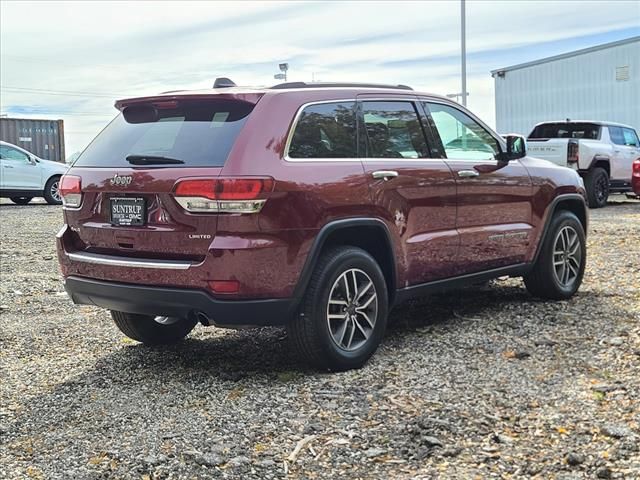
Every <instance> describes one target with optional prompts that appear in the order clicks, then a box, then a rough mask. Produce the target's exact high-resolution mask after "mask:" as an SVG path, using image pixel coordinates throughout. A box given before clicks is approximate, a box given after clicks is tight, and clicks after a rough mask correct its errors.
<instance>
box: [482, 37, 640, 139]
mask: <svg viewBox="0 0 640 480" xmlns="http://www.w3.org/2000/svg"><path fill="white" fill-rule="evenodd" d="M491 76H492V77H493V78H494V82H495V98H496V127H497V130H498V132H500V133H520V134H523V135H528V134H529V133H530V132H531V129H532V127H533V126H534V125H535V124H536V123H539V122H545V121H551V120H564V119H567V118H570V119H572V120H600V121H609V122H619V123H625V124H628V125H631V126H633V127H635V128H636V130H638V131H639V132H640V36H638V37H632V38H628V39H625V40H620V41H617V42H612V43H606V44H604V45H598V46H596V47H591V48H585V49H584V50H577V51H575V52H570V53H565V54H563V55H556V56H554V57H549V58H543V59H541V60H536V61H533V62H528V63H522V64H520V65H513V66H511V67H506V68H500V69H498V70H493V71H492V72H491Z"/></svg>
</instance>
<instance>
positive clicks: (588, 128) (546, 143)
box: [527, 122, 600, 166]
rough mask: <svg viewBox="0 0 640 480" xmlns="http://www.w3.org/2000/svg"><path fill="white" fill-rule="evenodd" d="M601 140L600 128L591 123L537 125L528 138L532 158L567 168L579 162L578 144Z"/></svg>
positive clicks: (529, 152) (528, 147)
mask: <svg viewBox="0 0 640 480" xmlns="http://www.w3.org/2000/svg"><path fill="white" fill-rule="evenodd" d="M599 138H600V126H599V125H597V124H594V123H589V122H551V123H542V124H539V125H536V127H535V128H534V129H533V131H532V132H531V133H530V134H529V137H528V138H527V152H528V154H529V155H530V156H532V157H537V158H542V159H544V160H549V161H550V162H553V163H555V164H557V165H561V166H567V165H568V164H572V163H576V162H577V161H578V142H579V141H580V140H581V139H588V140H597V139H599Z"/></svg>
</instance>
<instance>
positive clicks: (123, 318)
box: [111, 310, 197, 345]
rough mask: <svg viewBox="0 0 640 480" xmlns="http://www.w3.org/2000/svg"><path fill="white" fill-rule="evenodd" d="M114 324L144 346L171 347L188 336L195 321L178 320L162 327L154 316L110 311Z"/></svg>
mask: <svg viewBox="0 0 640 480" xmlns="http://www.w3.org/2000/svg"><path fill="white" fill-rule="evenodd" d="M111 317H112V318H113V321H114V323H115V324H116V326H117V327H118V328H119V329H120V331H121V332H122V333H124V334H125V335H126V336H127V337H129V338H131V339H133V340H137V341H138V342H142V343H144V344H145V345H171V344H173V343H177V342H179V341H180V340H182V339H183V338H184V337H186V336H187V335H189V332H191V330H193V327H195V326H196V323H197V320H195V319H192V320H189V319H187V318H180V319H177V321H175V323H171V324H167V325H163V324H161V323H158V322H157V321H156V320H154V318H155V317H154V316H150V315H136V314H134V313H124V312H116V311H113V310H112V311H111Z"/></svg>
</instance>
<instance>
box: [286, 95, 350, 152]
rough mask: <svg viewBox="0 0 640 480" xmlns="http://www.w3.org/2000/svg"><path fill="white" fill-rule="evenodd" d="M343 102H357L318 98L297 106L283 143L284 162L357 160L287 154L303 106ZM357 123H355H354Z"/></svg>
mask: <svg viewBox="0 0 640 480" xmlns="http://www.w3.org/2000/svg"><path fill="white" fill-rule="evenodd" d="M345 102H353V103H354V104H355V103H356V102H357V100H356V99H355V98H346V99H335V100H318V101H314V102H308V103H303V104H302V105H300V107H298V110H297V111H296V114H295V116H294V117H293V122H292V123H291V127H290V128H289V133H288V134H287V142H286V143H285V145H284V157H283V158H284V160H285V161H286V162H293V163H298V162H341V163H344V162H346V161H350V162H359V161H360V159H359V158H357V157H355V158H292V157H290V156H289V147H290V146H291V140H292V139H293V134H294V132H295V131H296V127H297V126H298V122H299V121H300V117H301V116H302V112H303V111H304V109H305V108H307V107H310V106H312V105H326V104H328V103H345ZM356 125H357V124H356ZM356 128H357V126H356Z"/></svg>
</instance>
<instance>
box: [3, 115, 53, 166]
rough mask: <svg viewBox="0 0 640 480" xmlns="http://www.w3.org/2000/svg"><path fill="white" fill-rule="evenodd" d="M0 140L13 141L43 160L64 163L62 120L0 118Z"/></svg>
mask: <svg viewBox="0 0 640 480" xmlns="http://www.w3.org/2000/svg"><path fill="white" fill-rule="evenodd" d="M0 140H2V141H4V142H9V143H13V144H14V145H17V146H19V147H22V148H24V149H25V150H28V151H29V152H31V153H33V154H34V155H36V156H38V157H40V158H44V159H45V160H53V161H55V162H62V163H64V159H65V157H64V124H63V121H62V120H34V119H31V118H0Z"/></svg>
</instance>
